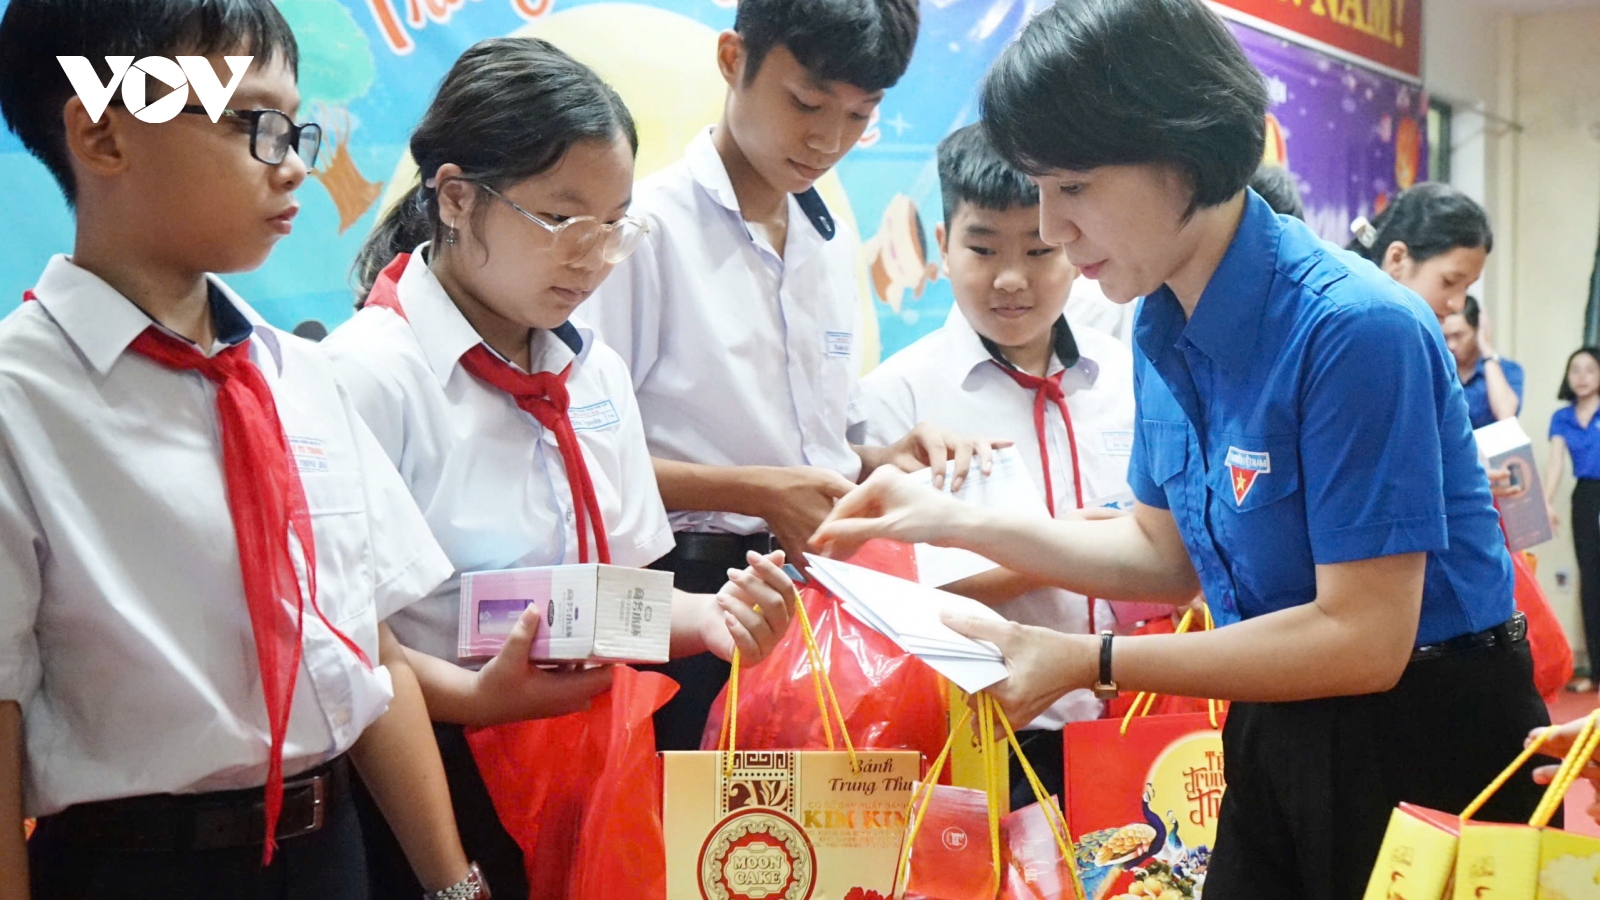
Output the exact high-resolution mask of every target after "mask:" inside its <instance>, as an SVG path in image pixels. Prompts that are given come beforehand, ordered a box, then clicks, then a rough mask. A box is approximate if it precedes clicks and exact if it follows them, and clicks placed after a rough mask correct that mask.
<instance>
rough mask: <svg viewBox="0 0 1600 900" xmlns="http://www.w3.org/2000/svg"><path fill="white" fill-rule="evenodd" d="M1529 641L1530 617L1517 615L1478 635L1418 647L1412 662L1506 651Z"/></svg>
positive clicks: (1468, 635)
mask: <svg viewBox="0 0 1600 900" xmlns="http://www.w3.org/2000/svg"><path fill="white" fill-rule="evenodd" d="M1527 639H1528V617H1527V616H1524V615H1523V614H1522V613H1517V614H1516V615H1513V616H1512V617H1511V618H1509V619H1507V620H1505V621H1504V622H1501V623H1500V624H1499V625H1496V626H1494V627H1493V628H1490V629H1487V630H1485V631H1480V632H1478V633H1477V634H1463V635H1461V636H1460V637H1453V638H1451V639H1450V640H1448V641H1440V642H1439V643H1437V644H1428V645H1426V646H1423V647H1418V648H1417V649H1416V650H1415V651H1413V652H1412V654H1411V661H1412V662H1422V661H1424V660H1429V659H1439V658H1441V657H1445V656H1450V655H1452V654H1455V653H1461V652H1463V651H1468V650H1485V649H1488V648H1490V647H1500V648H1503V649H1506V650H1509V649H1511V648H1512V647H1514V646H1516V645H1517V644H1520V643H1522V642H1523V641H1525V640H1527Z"/></svg>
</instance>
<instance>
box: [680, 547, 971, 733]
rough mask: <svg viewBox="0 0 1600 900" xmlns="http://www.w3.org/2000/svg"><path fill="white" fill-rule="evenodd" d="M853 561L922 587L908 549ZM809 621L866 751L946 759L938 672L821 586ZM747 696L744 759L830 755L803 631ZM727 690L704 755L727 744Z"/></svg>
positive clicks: (787, 640) (743, 696)
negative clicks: (770, 754) (752, 754)
mask: <svg viewBox="0 0 1600 900" xmlns="http://www.w3.org/2000/svg"><path fill="white" fill-rule="evenodd" d="M848 562H850V563H851V564H853V565H857V566H863V567H866V568H869V569H874V570H876V571H879V572H884V573H887V574H890V575H898V576H899V577H901V578H909V579H915V578H916V572H917V567H916V557H915V555H914V551H913V548H912V547H911V546H910V545H909V544H902V543H898V542H893V541H883V540H875V541H868V542H867V543H866V544H864V545H863V546H862V547H861V549H860V550H858V551H857V552H856V554H855V555H854V556H852V557H851V558H850V559H849V560H848ZM800 599H801V602H802V603H804V604H805V607H806V612H807V614H808V615H809V616H810V619H811V626H812V630H813V632H814V633H815V635H816V639H817V646H818V649H819V650H820V651H821V654H822V659H823V665H824V667H825V668H826V669H827V673H826V674H827V676H828V680H829V681H830V682H831V683H832V685H833V690H834V692H835V694H836V695H837V696H838V699H839V709H840V712H842V713H843V715H844V720H845V725H846V730H847V731H848V732H849V734H850V737H851V738H853V739H854V741H855V745H856V748H857V749H862V750H900V749H905V750H918V751H921V753H922V754H923V756H924V757H925V758H927V759H932V758H934V757H935V756H937V755H939V750H940V748H942V747H943V746H944V742H945V738H946V737H947V736H948V735H949V732H950V728H949V719H948V716H947V714H946V702H947V701H946V696H945V689H944V684H943V680H942V679H941V678H940V677H939V673H937V672H935V671H934V670H933V669H931V668H929V667H928V665H927V663H924V662H923V661H922V660H920V659H917V658H916V657H914V656H912V655H911V654H909V653H907V652H905V651H904V650H902V649H900V648H899V647H898V646H897V645H896V644H895V643H894V641H891V640H890V639H889V638H887V637H885V636H883V635H882V634H879V633H878V632H876V631H874V630H872V629H871V628H869V627H867V626H866V625H863V624H861V623H860V622H858V621H857V620H856V619H855V617H853V616H851V615H850V614H849V613H846V612H845V611H844V610H843V609H841V608H840V605H839V601H838V599H837V598H835V597H834V596H833V595H832V594H830V593H828V592H827V591H826V590H824V589H823V588H822V587H821V586H820V585H818V584H816V583H815V582H813V583H811V584H808V585H806V587H805V588H804V590H802V591H801V595H800ZM741 679H742V684H741V686H740V688H739V709H738V714H739V715H738V721H739V748H740V749H741V750H808V749H823V748H827V747H828V746H829V745H828V741H827V736H826V734H825V733H824V729H823V718H822V716H821V715H819V714H818V711H817V710H818V703H817V693H816V691H817V689H816V686H815V684H814V683H813V680H812V675H811V663H810V660H809V659H808V657H807V655H806V645H805V641H804V639H803V638H802V636H801V635H800V634H799V629H797V628H791V629H789V633H788V634H787V635H785V636H784V639H783V642H782V643H780V644H779V645H778V647H777V648H776V649H775V650H774V651H773V653H772V655H771V656H769V657H767V659H766V660H764V661H763V662H762V663H761V664H760V665H758V666H753V667H751V668H749V669H746V670H745V671H744V673H743V675H742V676H741ZM727 698H728V694H727V691H726V690H724V691H723V692H722V694H721V695H720V696H719V697H718V698H717V702H716V703H715V704H713V705H712V707H711V715H710V717H709V719H708V721H707V724H706V730H705V734H704V736H703V737H702V738H701V741H700V749H702V750H715V749H717V741H718V738H719V737H720V736H721V722H722V719H723V706H724V704H725V703H726V702H727Z"/></svg>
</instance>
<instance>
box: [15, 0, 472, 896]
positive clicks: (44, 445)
mask: <svg viewBox="0 0 1600 900" xmlns="http://www.w3.org/2000/svg"><path fill="white" fill-rule="evenodd" d="M78 54H81V55H82V56H83V57H86V58H87V60H88V61H89V64H90V65H92V66H93V67H94V68H95V73H94V74H95V75H96V77H97V78H98V79H99V80H100V82H101V83H104V82H105V81H106V80H107V77H108V75H109V74H110V73H109V72H108V69H107V60H108V58H109V59H110V60H112V61H118V60H121V61H126V60H128V59H131V58H134V57H146V56H156V57H168V58H170V57H174V56H184V55H187V56H191V57H194V56H198V57H202V62H203V63H204V64H206V65H209V66H210V67H211V69H212V70H213V71H214V72H215V73H216V74H217V77H218V79H219V81H221V82H222V83H223V84H226V85H231V86H232V88H233V91H232V96H231V100H230V102H229V109H228V110H227V111H225V112H221V113H220V115H219V117H218V118H217V119H216V120H214V121H213V120H212V119H211V118H210V114H209V113H207V112H206V110H205V109H204V108H203V107H200V106H186V107H185V108H184V109H183V111H182V112H181V113H178V114H176V115H175V117H174V118H172V119H171V120H170V121H167V122H161V123H150V122H145V121H142V120H140V119H137V118H135V116H134V114H133V113H132V112H130V111H129V110H128V109H127V108H126V107H125V106H123V105H122V103H121V102H120V101H119V100H117V99H116V98H115V97H113V99H112V102H111V103H110V105H109V107H108V108H104V109H102V110H101V112H100V115H98V116H94V115H91V113H90V112H89V110H88V109H87V108H86V102H87V101H86V100H85V99H84V98H82V97H80V96H77V95H76V94H75V92H74V89H73V86H72V84H71V83H70V80H69V78H68V77H67V76H66V73H65V71H64V68H63V64H62V63H61V62H58V57H64V56H71V55H78ZM225 55H226V56H227V57H230V58H236V57H238V56H248V57H250V59H249V62H248V65H247V67H246V68H245V69H244V70H243V71H242V72H241V73H239V74H237V75H231V76H230V74H229V73H230V71H231V70H230V66H229V65H228V63H227V61H225V59H224V56H225ZM112 64H113V65H115V64H116V63H115V62H113V63H112ZM296 64H297V51H296V45H295V41H294V36H293V34H291V33H290V31H289V28H288V25H287V24H286V23H285V22H284V20H283V19H282V17H281V16H280V15H279V14H278V12H277V10H276V9H275V8H274V6H273V5H272V3H271V2H269V0H204V2H202V0H14V2H12V3H11V4H10V5H9V7H8V8H7V9H6V13H5V18H4V20H3V21H0V112H3V113H4V116H5V119H6V122H7V123H8V125H9V126H10V128H11V129H12V130H13V131H14V132H16V133H17V135H18V137H20V138H21V140H22V143H23V144H24V146H26V147H27V148H28V149H29V151H30V152H32V153H33V154H34V155H35V156H37V157H39V158H40V160H41V161H43V162H44V163H45V165H46V166H47V167H48V168H49V169H50V170H51V172H52V174H53V175H54V176H55V177H56V179H57V181H58V182H59V183H60V185H61V187H62V189H63V191H65V193H66V195H67V198H68V200H69V201H70V202H72V203H73V205H74V207H75V209H76V213H77V237H76V242H75V245H74V247H73V254H72V256H71V257H70V258H69V257H67V256H57V257H54V258H53V259H51V260H50V262H49V264H48V265H47V266H46V267H45V270H44V272H43V274H42V275H41V276H40V277H39V280H38V282H37V285H36V287H35V288H34V289H33V290H32V291H30V292H29V294H28V296H27V298H26V300H27V302H24V303H23V304H22V306H21V308H20V309H18V310H16V311H15V312H13V313H12V314H11V315H9V316H7V317H6V318H5V320H4V321H0V409H3V410H4V411H5V412H4V415H3V416H0V897H3V898H6V900H14V898H26V897H29V896H30V895H31V896H32V897H34V898H36V900H46V898H91V897H92V898H96V900H107V898H110V900H116V898H130V900H131V898H147V897H256V896H269V895H270V896H275V897H288V898H307V900H311V898H318V900H320V898H324V897H354V898H361V897H365V896H367V893H366V884H365V872H364V856H363V852H362V844H361V832H360V827H359V825H358V824H357V820H356V816H355V811H354V808H353V806H352V804H351V801H350V780H351V778H352V775H351V774H350V772H349V766H350V764H351V763H353V764H354V765H355V766H356V767H357V768H358V769H359V770H360V772H361V774H362V776H363V777H364V778H365V779H366V781H367V783H368V784H369V785H370V786H371V787H372V791H373V793H374V794H375V795H376V796H377V797H378V799H379V803H380V804H381V805H382V806H383V808H384V809H385V810H386V812H387V813H388V817H389V820H390V822H391V824H392V825H393V827H394V829H395V831H396V832H397V833H398V834H400V835H401V839H402V842H403V843H404V844H405V846H406V850H407V853H408V855H409V857H410V860H411V864H412V866H413V867H414V869H415V870H416V872H417V874H418V876H419V877H420V879H421V881H422V884H423V885H424V886H425V887H426V888H427V889H429V890H433V891H439V890H441V889H449V888H454V889H455V891H456V893H454V894H452V896H462V897H465V896H483V895H482V894H481V893H473V892H472V890H471V887H472V885H473V884H474V875H473V872H474V870H473V869H472V868H471V867H470V866H469V864H468V862H467V860H466V857H465V855H464V853H463V851H462V849H461V844H460V841H459V840H458V838H457V836H456V831H455V827H454V821H453V820H452V819H451V817H450V806H449V794H448V791H447V789H446V786H445V780H444V772H443V769H442V767H441V765H440V762H439V757H438V752H437V750H436V749H435V747H434V744H433V743H432V741H431V740H428V719H427V712H426V710H425V709H424V707H423V702H422V696H421V693H420V692H419V691H418V689H417V684H416V678H415V676H414V674H413V673H412V671H411V669H410V667H409V666H408V665H407V664H406V660H405V657H404V655H403V653H402V652H401V651H400V648H399V645H398V644H397V643H396V642H395V640H394V638H393V636H392V635H390V634H389V631H388V628H387V626H385V625H384V624H383V620H384V618H385V617H387V616H388V615H389V614H390V613H392V612H394V611H396V610H399V609H401V608H403V607H405V606H407V605H409V604H410V603H412V602H414V601H416V600H417V599H418V598H421V597H423V596H425V595H426V594H427V593H428V592H429V590H431V589H432V588H433V586H434V585H436V584H438V583H439V582H440V581H441V580H443V579H444V578H445V577H446V576H447V575H449V573H450V565H449V561H448V560H447V559H446V558H445V556H444V554H443V553H442V552H441V551H440V549H439V546H438V544H437V543H436V542H435V541H434V540H433V538H432V537H431V535H430V534H429V532H428V527H427V524H426V523H425V522H424V521H423V519H422V516H421V514H420V513H419V511H418V510H417V508H416V505H415V504H414V503H413V502H412V500H411V497H410V496H409V494H407V492H406V489H405V486H404V485H403V484H402V483H401V481H400V478H399V476H398V474H397V473H396V472H395V471H394V468H393V467H392V466H391V465H390V464H389V462H388V460H387V458H386V457H385V456H384V454H383V451H382V449H381V448H380V447H379V446H378V444H377V442H376V441H375V440H374V439H373V437H372V435H371V433H370V432H369V431H368V430H367V429H366V426H365V425H363V424H362V422H361V419H360V417H359V416H358V415H357V414H356V412H355V410H354V409H352V408H351V405H350V403H349V401H348V400H347V399H346V398H345V397H344V395H343V394H342V393H341V392H340V391H338V390H337V389H336V388H335V387H334V376H333V369H332V366H331V365H329V363H328V361H327V360H326V358H325V357H324V356H323V355H322V353H321V352H320V351H318V350H317V349H316V348H315V347H314V346H313V345H311V344H309V343H307V342H305V341H302V340H300V339H298V338H295V337H292V336H290V335H288V334H285V333H282V332H279V331H276V330H275V329H273V328H271V327H270V326H268V325H267V324H266V323H265V322H264V321H263V320H262V319H261V318H260V316H258V315H257V314H256V313H255V311H254V310H252V309H251V308H250V307H249V306H247V305H246V304H245V303H244V301H242V300H241V299H239V298H238V296H237V295H235V294H234V293H233V292H232V291H231V290H229V289H228V288H227V287H226V286H225V285H223V284H222V282H221V281H219V280H217V279H216V278H215V277H214V276H212V275H209V274H208V273H210V272H216V271H222V272H229V271H245V270H249V269H253V268H255V267H257V266H259V265H260V264H261V263H262V262H263V261H264V260H265V259H266V257H267V255H268V253H269V252H270V251H271V249H272V247H273V245H274V244H275V243H276V242H277V241H278V240H279V239H281V238H282V237H283V236H284V235H286V234H288V233H289V231H290V228H291V224H290V223H291V221H292V219H293V218H294V214H295V212H296V211H297V210H298V204H297V203H296V202H295V200H294V191H295V190H296V189H297V188H298V187H299V186H300V185H301V184H302V183H303V182H304V180H305V177H306V175H307V173H308V171H309V169H310V167H311V166H312V165H313V164H314V161H315V158H316V152H317V149H318V147H319V144H320V137H321V135H320V131H319V129H317V128H316V126H315V125H313V124H310V123H299V124H297V123H295V121H294V118H293V117H294V114H295V111H296V109H297V107H298V106H299V102H300V99H299V92H298V90H297V88H296ZM124 68H125V65H124ZM127 77H129V78H132V77H135V76H134V75H132V74H130V75H128V76H127ZM139 77H144V76H143V73H142V72H141V73H139ZM144 85H145V88H146V95H145V96H146V97H147V98H148V99H150V100H152V101H153V102H154V103H160V102H161V101H162V99H163V98H164V97H165V96H166V95H167V93H168V89H167V88H166V87H165V86H163V85H161V84H159V83H158V82H157V81H156V80H155V79H149V78H146V79H145V82H144ZM178 90H184V91H187V90H188V89H187V86H186V85H185V86H183V87H180V88H178ZM191 97H192V94H191ZM375 663H381V665H375ZM386 709H387V712H386V711H385V710H386ZM24 815H27V816H33V817H37V818H38V828H37V831H36V832H35V833H34V835H33V837H32V839H31V841H29V842H27V844H26V845H24V842H23V834H22V818H23V816H24Z"/></svg>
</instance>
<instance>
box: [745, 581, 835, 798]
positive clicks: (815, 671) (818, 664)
mask: <svg viewBox="0 0 1600 900" xmlns="http://www.w3.org/2000/svg"><path fill="white" fill-rule="evenodd" d="M794 610H795V616H796V618H798V619H799V620H800V635H801V639H802V640H804V641H805V644H806V660H807V662H809V663H810V665H811V687H812V689H813V690H815V691H816V694H817V711H818V712H819V713H821V714H822V734H823V736H824V737H825V738H826V739H827V741H828V749H829V750H833V749H836V748H835V746H834V742H833V725H832V722H831V720H830V719H829V717H828V713H829V710H830V707H831V710H832V712H833V715H834V716H836V717H838V719H839V734H840V736H841V737H843V738H844V746H845V750H846V751H847V752H848V753H849V754H850V771H852V772H859V771H860V770H861V760H860V759H859V758H857V756H856V747H855V744H853V743H851V741H850V732H849V730H848V729H847V728H846V726H845V719H844V713H843V712H842V711H840V708H839V696H838V695H837V694H835V693H834V690H833V682H831V681H829V680H828V672H827V670H826V669H825V668H824V667H823V660H822V649H821V648H820V647H819V646H817V635H816V632H814V631H812V630H811V617H810V616H809V615H807V614H806V604H805V601H804V600H803V599H802V598H801V596H800V591H799V590H798V589H796V590H795V592H794ZM739 656H740V654H739V648H738V647H737V646H735V647H734V648H733V671H731V672H729V673H728V699H727V702H726V703H724V704H723V706H722V729H721V731H720V732H719V733H718V735H717V749H718V750H719V751H723V752H724V757H723V763H722V766H723V768H722V771H723V774H724V775H732V774H733V753H734V740H735V736H736V735H737V733H738V731H739ZM824 696H826V699H824Z"/></svg>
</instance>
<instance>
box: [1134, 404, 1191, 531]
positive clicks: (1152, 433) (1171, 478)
mask: <svg viewBox="0 0 1600 900" xmlns="http://www.w3.org/2000/svg"><path fill="white" fill-rule="evenodd" d="M1143 425H1144V434H1142V435H1141V436H1140V439H1141V440H1148V444H1147V445H1146V446H1145V447H1143V448H1141V452H1143V454H1144V457H1145V459H1147V460H1149V462H1148V463H1147V464H1146V465H1147V466H1148V468H1149V474H1150V480H1151V481H1153V482H1155V483H1156V485H1158V486H1159V487H1160V488H1161V489H1162V490H1163V491H1164V492H1165V493H1166V495H1167V505H1168V507H1170V508H1172V509H1174V510H1176V509H1178V508H1180V507H1179V505H1180V504H1181V503H1182V501H1183V499H1184V498H1183V482H1184V479H1182V478H1180V477H1178V476H1180V475H1182V474H1183V472H1184V469H1185V467H1186V466H1187V465H1188V463H1189V426H1188V425H1185V424H1184V423H1182V422H1154V421H1149V420H1147V421H1145V422H1144V423H1143Z"/></svg>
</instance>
